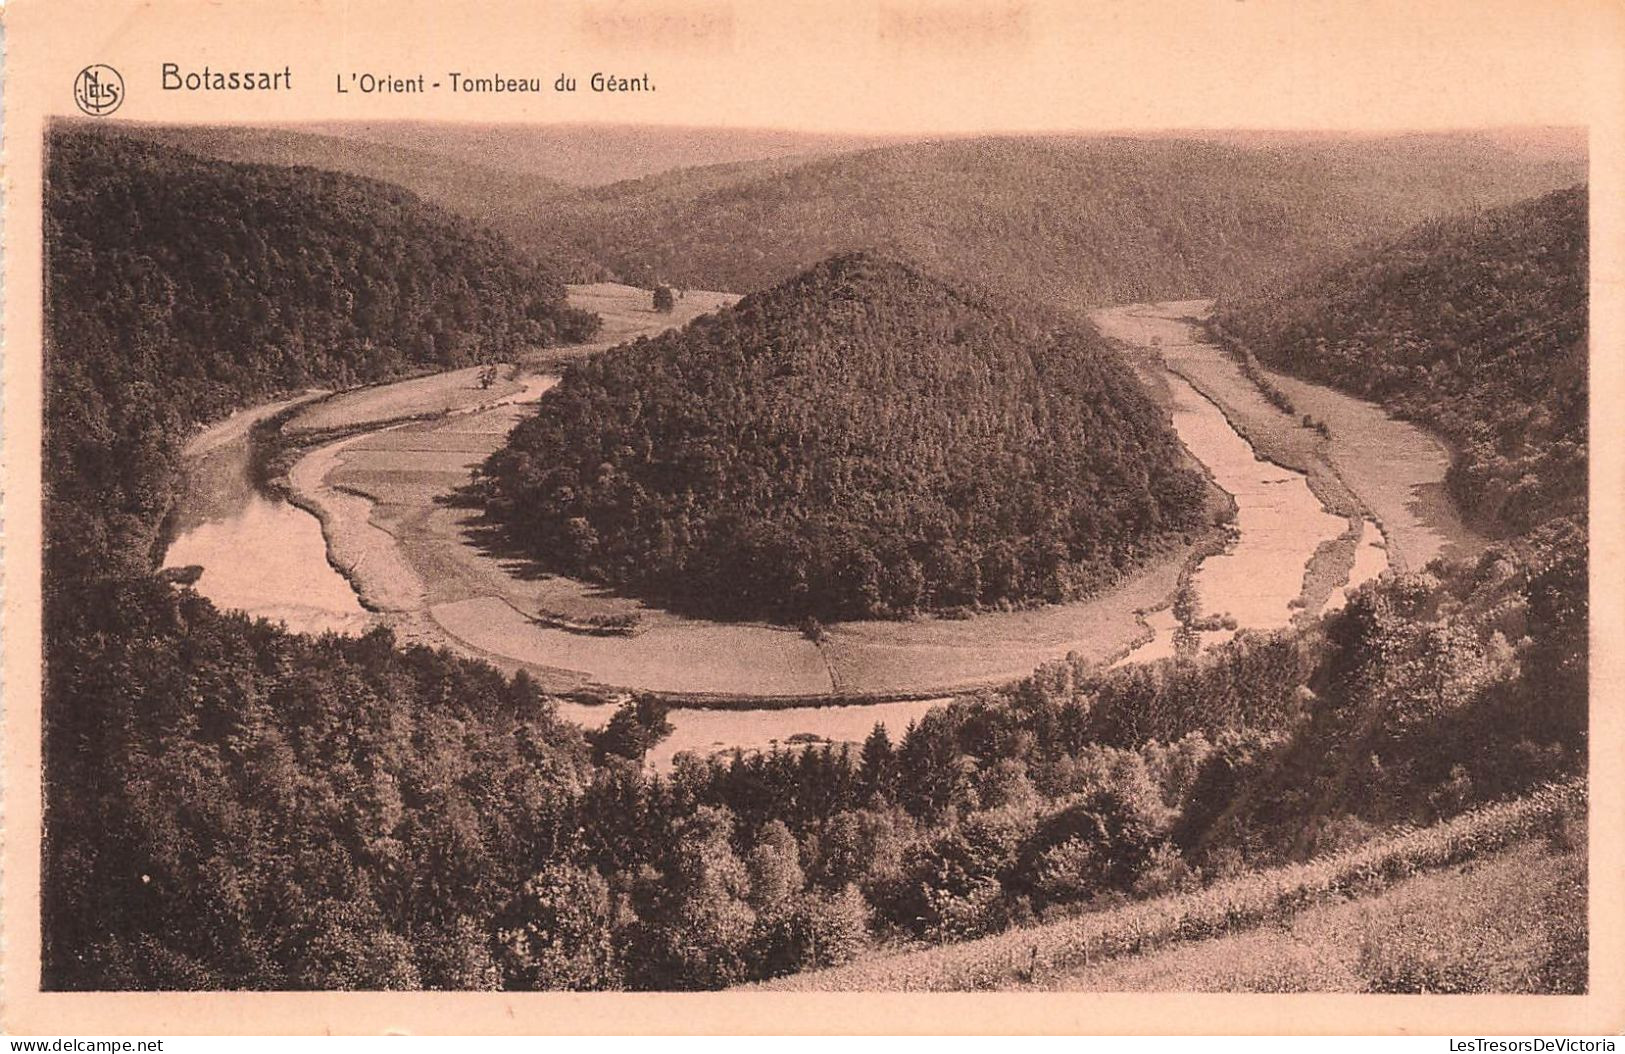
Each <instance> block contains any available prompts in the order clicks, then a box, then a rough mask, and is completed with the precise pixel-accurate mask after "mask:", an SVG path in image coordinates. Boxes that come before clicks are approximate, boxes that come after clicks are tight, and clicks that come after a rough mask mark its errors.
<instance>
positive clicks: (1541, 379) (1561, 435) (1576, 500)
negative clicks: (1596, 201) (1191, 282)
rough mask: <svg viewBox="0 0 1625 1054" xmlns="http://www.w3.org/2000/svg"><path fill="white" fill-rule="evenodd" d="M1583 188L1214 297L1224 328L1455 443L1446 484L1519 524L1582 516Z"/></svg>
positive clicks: (1251, 347)
mask: <svg viewBox="0 0 1625 1054" xmlns="http://www.w3.org/2000/svg"><path fill="white" fill-rule="evenodd" d="M1586 201H1587V195H1586V190H1585V188H1584V187H1574V188H1571V189H1569V190H1564V191H1559V192H1555V193H1552V194H1548V195H1546V196H1544V197H1541V198H1538V199H1536V200H1533V201H1528V202H1523V203H1520V204H1517V205H1512V206H1509V207H1506V208H1502V209H1496V210H1490V211H1487V212H1483V213H1476V214H1471V215H1467V216H1463V217H1458V218H1451V219H1445V220H1438V221H1435V222H1430V223H1428V224H1426V225H1424V226H1422V227H1420V228H1418V229H1417V230H1415V231H1413V232H1411V233H1409V234H1407V235H1405V236H1404V237H1402V238H1399V239H1397V240H1395V241H1393V242H1391V243H1388V244H1384V245H1380V246H1377V247H1374V248H1371V249H1369V250H1368V251H1365V252H1363V253H1361V254H1359V255H1357V256H1355V257H1353V258H1352V259H1350V260H1347V261H1345V262H1341V263H1339V264H1337V265H1336V266H1333V267H1330V268H1328V269H1326V270H1324V271H1322V272H1319V273H1315V274H1312V275H1309V276H1307V277H1304V278H1302V279H1301V280H1300V281H1298V282H1296V283H1295V284H1293V285H1291V286H1289V287H1288V288H1287V289H1286V290H1285V291H1283V292H1279V293H1271V294H1267V295H1259V296H1255V297H1251V298H1238V299H1235V300H1232V301H1228V302H1225V303H1223V304H1221V305H1219V308H1218V309H1217V310H1216V312H1215V315H1214V323H1213V328H1214V330H1215V331H1216V332H1217V334H1218V335H1219V336H1220V338H1221V339H1222V340H1224V341H1225V342H1227V343H1229V344H1230V345H1231V346H1232V347H1236V348H1238V349H1240V350H1242V351H1244V352H1250V353H1251V354H1253V355H1256V356H1257V357H1258V358H1259V359H1260V360H1262V361H1263V362H1264V363H1266V364H1267V365H1270V366H1274V367H1276V368H1278V369H1281V370H1285V371H1286V372H1288V373H1292V374H1294V375H1297V376H1301V377H1304V378H1305V379H1308V380H1313V381H1318V382H1320V383H1323V384H1330V385H1332V386H1333V387H1337V388H1341V389H1343V390H1345V391H1349V392H1352V393H1353V394H1355V395H1359V396H1362V397H1365V398H1369V399H1372V400H1375V401H1377V402H1380V403H1382V404H1383V405H1384V406H1385V407H1388V408H1389V409H1391V410H1394V411H1395V412H1397V413H1398V414H1400V415H1401V416H1403V417H1407V418H1409V419H1411V420H1415V421H1419V422H1421V423H1423V424H1426V425H1428V426H1430V427H1432V428H1434V429H1436V430H1438V431H1440V432H1442V433H1443V434H1444V435H1446V436H1447V437H1449V438H1450V439H1452V440H1454V441H1455V443H1456V444H1457V445H1458V446H1459V447H1460V456H1459V457H1458V458H1457V460H1456V462H1455V464H1454V465H1452V467H1451V471H1450V474H1449V476H1448V478H1447V481H1446V482H1447V485H1448V486H1449V487H1450V490H1451V493H1452V495H1453V496H1454V497H1455V499H1456V500H1457V502H1458V503H1459V504H1460V505H1461V506H1462V507H1463V508H1464V509H1465V510H1467V512H1468V513H1469V514H1470V516H1471V517H1472V518H1473V519H1475V520H1476V521H1477V522H1478V523H1480V524H1482V525H1485V526H1488V527H1491V528H1494V529H1497V530H1499V531H1500V532H1502V533H1521V532H1523V531H1527V530H1529V529H1530V528H1531V527H1533V526H1535V525H1536V524H1538V523H1540V522H1542V521H1544V520H1546V519H1547V518H1549V517H1551V516H1553V515H1582V516H1583V515H1584V510H1585V502H1586V485H1587V473H1586V466H1587V464H1588V462H1587V458H1586V413H1587V396H1586V381H1587V358H1586V338H1587V277H1586V276H1587V249H1586V246H1587V222H1588V221H1587V209H1586Z"/></svg>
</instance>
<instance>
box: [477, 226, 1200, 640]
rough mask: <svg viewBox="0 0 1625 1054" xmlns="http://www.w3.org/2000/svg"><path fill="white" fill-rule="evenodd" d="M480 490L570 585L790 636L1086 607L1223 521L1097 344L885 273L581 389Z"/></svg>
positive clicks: (558, 393) (505, 457)
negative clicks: (956, 613) (1169, 548)
mask: <svg viewBox="0 0 1625 1054" xmlns="http://www.w3.org/2000/svg"><path fill="white" fill-rule="evenodd" d="M483 478H484V482H485V489H486V492H487V496H488V508H489V509H490V511H491V512H492V514H493V515H494V516H495V518H496V519H498V520H499V521H500V522H502V523H503V524H504V525H505V526H506V528H507V530H508V531H509V532H510V534H511V535H512V537H513V538H514V539H515V540H516V541H518V542H519V543H521V544H522V545H523V546H525V547H526V548H528V549H529V550H530V551H531V552H533V553H534V554H536V555H537V556H538V557H539V558H541V559H542V560H544V561H545V562H546V563H547V564H548V565H550V566H552V567H553V568H555V569H557V570H560V571H564V572H567V573H570V574H575V575H582V576H587V577H590V578H595V579H600V580H603V581H607V582H610V583H614V584H616V585H618V586H623V587H626V588H628V589H630V590H633V591H635V592H638V593H641V594H644V595H649V596H652V597H654V598H657V599H658V600H660V601H662V602H665V603H670V604H672V605H675V606H677V607H680V608H683V609H687V610H696V611H704V612H707V613H710V614H717V615H727V616H751V617H770V618H780V619H785V618H799V617H803V616H808V615H813V616H817V617H820V618H831V617H840V618H849V617H869V616H881V617H884V616H897V615H902V614H906V613H909V612H912V611H916V610H928V609H939V608H947V607H954V606H959V605H976V604H991V603H997V602H1000V601H1007V600H1008V601H1022V600H1033V599H1047V600H1061V599H1066V598H1070V597H1073V596H1076V595H1078V594H1079V593H1081V592H1083V591H1086V590H1088V589H1090V588H1093V587H1095V586H1097V585H1099V584H1100V583H1101V582H1102V581H1103V580H1106V579H1107V578H1109V577H1110V576H1112V575H1113V574H1115V573H1116V572H1118V571H1120V570H1121V569H1123V568H1124V567H1125V566H1127V565H1128V564H1129V563H1130V562H1131V561H1133V560H1134V559H1136V558H1137V557H1138V556H1140V555H1143V554H1144V553H1145V552H1146V551H1147V550H1148V548H1149V547H1152V546H1154V545H1155V544H1157V543H1158V542H1159V541H1160V540H1162V539H1163V538H1165V537H1166V536H1167V535H1168V534H1169V533H1170V532H1178V531H1182V530H1184V529H1187V528H1189V527H1191V526H1193V525H1194V523H1195V522H1196V520H1197V517H1198V513H1199V509H1200V506H1201V504H1202V497H1203V487H1202V482H1201V478H1200V476H1199V475H1197V474H1196V473H1195V472H1193V471H1191V470H1189V469H1186V468H1183V467H1181V464H1180V451H1179V447H1178V444H1177V441H1176V440H1175V438H1174V437H1173V434H1172V432H1171V431H1170V429H1169V427H1168V425H1167V422H1166V421H1165V420H1164V419H1163V417H1162V415H1161V414H1160V412H1159V411H1158V410H1157V408H1156V407H1155V406H1154V405H1153V404H1152V403H1151V402H1150V400H1149V399H1148V398H1147V396H1146V395H1145V394H1144V392H1143V391H1142V390H1141V389H1140V387H1139V386H1138V384H1137V383H1136V381H1135V380H1134V378H1133V376H1132V374H1130V372H1129V371H1128V369H1127V368H1126V367H1125V366H1124V365H1123V364H1122V363H1121V362H1120V361H1119V360H1118V359H1117V357H1116V356H1115V355H1114V354H1113V353H1112V352H1110V351H1109V350H1107V349H1106V348H1105V347H1104V346H1103V345H1102V344H1101V343H1100V342H1099V341H1098V339H1096V338H1095V337H1093V336H1092V335H1090V334H1088V333H1085V332H1081V331H1076V330H1065V329H1057V330H1047V329H1045V328H1043V327H1041V326H1038V325H1036V324H1034V323H1032V322H1030V321H1028V320H1024V319H1021V318H1018V317H1016V316H1013V315H1010V314H1008V313H1005V312H1003V311H1000V310H998V309H995V308H992V307H990V306H988V305H987V304H985V303H983V302H981V301H978V300H976V299H973V298H968V297H966V296H963V295H961V294H959V293H956V292H955V291H953V290H952V289H950V288H948V287H947V286H945V285H942V284H941V283H939V282H937V281H935V280H933V279H929V278H926V277H923V276H921V275H920V274H919V273H918V272H916V271H914V270H913V269H911V268H910V267H908V266H905V265H903V264H900V263H896V262H893V261H888V260H884V259H881V258H877V257H874V256H870V255H864V254H855V255H849V256H842V257H837V258H833V259H831V260H828V261H826V262H824V263H821V264H819V265H818V266H816V267H814V268H812V269H811V270H809V271H807V272H805V273H803V274H801V275H798V276H797V277H795V278H793V279H791V280H790V281H788V282H785V283H783V284H781V285H779V286H777V287H775V288H774V289H772V290H769V291H767V292H765V293H760V294H755V295H752V296H750V297H747V298H745V299H744V300H743V301H741V302H740V303H739V304H738V305H736V306H735V307H733V308H730V309H728V310H725V311H722V312H718V313H717V314H715V315H710V316H706V317H703V318H701V319H699V320H697V321H695V322H694V323H692V324H691V325H689V326H688V327H686V328H685V329H683V330H682V331H680V332H677V333H673V334H669V335H666V336H663V337H660V338H657V339H654V340H648V341H639V342H638V343H636V344H633V345H630V346H626V347H623V348H620V349H617V350H615V351H612V352H609V353H606V354H604V355H601V356H599V357H597V358H596V359H594V360H593V361H591V362H589V363H585V364H582V365H580V366H578V367H576V368H574V369H573V370H572V371H571V372H570V373H569V374H568V375H567V376H566V377H565V379H564V381H563V382H562V383H561V384H560V385H559V386H558V387H557V388H556V389H554V390H553V391H552V392H550V393H548V395H547V396H545V397H544V399H543V401H542V402H541V403H540V404H539V406H538V410H537V412H536V414H535V415H534V416H533V417H531V418H530V419H528V420H526V421H525V422H523V423H522V424H521V425H520V426H519V427H518V428H517V429H516V430H515V431H514V433H513V435H512V436H511V437H510V439H509V442H508V445H507V446H506V447H505V448H504V449H503V450H501V451H499V452H498V453H497V454H495V455H493V456H492V458H491V459H490V460H489V461H488V462H487V464H486V465H485V467H484V470H483Z"/></svg>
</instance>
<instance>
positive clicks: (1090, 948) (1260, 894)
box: [761, 779, 1586, 991]
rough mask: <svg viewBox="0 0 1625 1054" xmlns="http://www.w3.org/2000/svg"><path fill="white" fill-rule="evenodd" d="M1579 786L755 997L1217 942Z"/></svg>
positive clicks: (794, 980)
mask: <svg viewBox="0 0 1625 1054" xmlns="http://www.w3.org/2000/svg"><path fill="white" fill-rule="evenodd" d="M1585 799H1586V785H1585V781H1584V780H1583V779H1582V780H1573V781H1570V782H1566V783H1560V784H1550V785H1547V786H1545V787H1542V788H1540V789H1538V790H1536V791H1534V792H1533V793H1531V794H1529V795H1527V796H1526V797H1523V798H1518V799H1515V800H1512V801H1507V802H1501V803H1497V804H1494V805H1490V806H1487V807H1485V808H1482V809H1478V810H1476V811H1474V812H1471V813H1467V814H1465V815H1463V816H1459V817H1457V818H1455V819H1453V820H1450V821H1448V822H1446V823H1441V824H1437V825H1435V826H1433V827H1426V828H1421V829H1417V830H1407V831H1402V832H1400V833H1397V834H1395V835H1393V836H1391V837H1389V838H1384V839H1380V840H1376V841H1372V842H1368V843H1366V844H1365V845H1362V846H1359V847H1358V848H1355V849H1352V850H1349V851H1347V852H1343V853H1338V854H1336V855H1333V856H1327V857H1323V858H1320V859H1316V860H1311V861H1309V862H1307V863H1303V864H1294V865H1290V866H1287V867H1281V868H1272V869H1269V870H1264V871H1255V872H1252V873H1249V874H1246V875H1242V876H1240V877H1238V878H1234V879H1230V880H1227V881H1223V882H1218V883H1215V884H1214V885H1211V886H1208V887H1207V888H1205V889H1201V890H1198V891H1196V892H1192V893H1180V894H1175V895H1172V896H1166V897H1159V898H1157V899H1154V900H1147V901H1143V902H1141V903H1138V904H1132V905H1130V906H1127V907H1124V908H1120V909H1117V910H1113V911H1106V912H1095V913H1091V914H1086V915H1080V916H1077V917H1075V918H1070V919H1066V920H1064V921H1061V922H1056V923H1051V924H1048V925H1042V926H1034V927H1025V928H1020V929H1015V930H1009V931H1007V932H1005V933H1001V934H998V935H996V936H993V937H986V938H983V939H981V940H975V941H967V942H964V943H961V944H951V945H945V946H942V947H938V948H931V949H928V950H924V951H919V952H907V953H904V954H901V955H891V956H877V957H874V958H870V959H866V960H862V961H860V962H856V963H853V964H851V965H848V966H843V967H838V968H836V969H831V970H822V971H814V972H809V973H802V974H797V975H795V976H791V977H786V978H782V979H780V980H777V981H773V982H769V983H767V984H765V985H763V986H761V987H765V988H770V989H778V990H785V991H879V990H906V991H963V990H967V989H989V988H1003V987H1010V986H1014V985H1018V984H1025V983H1028V982H1030V981H1031V980H1032V979H1033V978H1034V977H1037V976H1040V975H1047V974H1055V973H1063V972H1066V971H1068V970H1073V969H1076V968H1078V967H1082V966H1085V965H1088V964H1090V963H1092V962H1096V961H1099V960H1104V959H1110V958H1114V957H1119V956H1128V955H1134V954H1137V953H1139V952H1143V951H1147V950H1149V949H1152V948H1156V947H1160V946H1162V945H1165V944H1169V943H1173V942H1177V941H1194V940H1203V939H1206V938H1211V937H1216V936H1221V935H1224V934H1228V933H1233V932H1237V931H1240V930H1243V929H1247V928H1249V927H1252V926H1256V925H1258V924H1260V923H1263V922H1267V921H1270V920H1272V919H1278V918H1283V917H1286V916H1289V915H1291V914H1292V913H1294V912H1296V911H1299V910H1301V909H1302V908H1304V907H1306V906H1309V905H1312V904H1316V903H1320V902H1324V901H1327V900H1329V899H1332V898H1337V897H1343V896H1347V895H1350V894H1354V893H1370V892H1374V891H1376V890H1379V889H1383V888H1385V887H1387V886H1389V885H1391V884H1393V883H1395V882H1397V881H1399V880H1401V879H1404V878H1406V877H1409V876H1411V875H1415V874H1417V873H1419V872H1422V871H1427V870H1430V869H1434V868H1440V867H1446V866H1450V865H1453V864H1457V863H1461V862H1462V861H1465V860H1470V859H1473V858H1475V857H1477V856H1480V855H1482V854H1485V853H1489V852H1492V851H1495V850H1497V849H1501V848H1504V847H1506V846H1508V845H1510V844H1511V843H1513V842H1514V841H1517V840H1518V839H1520V838H1523V837H1525V836H1528V835H1530V834H1532V833H1534V832H1537V831H1540V830H1542V829H1543V828H1545V827H1547V826H1548V825H1550V824H1553V823H1555V822H1558V821H1560V820H1561V819H1562V818H1563V817H1564V816H1566V815H1568V814H1570V813H1572V812H1575V811H1579V810H1583V809H1584V807H1585Z"/></svg>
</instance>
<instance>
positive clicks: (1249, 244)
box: [554, 135, 1584, 306]
mask: <svg viewBox="0 0 1625 1054" xmlns="http://www.w3.org/2000/svg"><path fill="white" fill-rule="evenodd" d="M1583 173H1584V163H1583V160H1576V159H1575V158H1574V157H1573V156H1572V154H1571V153H1568V152H1564V151H1552V152H1550V153H1545V154H1543V153H1540V152H1538V151H1531V150H1530V149H1523V148H1520V149H1513V148H1511V147H1508V146H1506V145H1503V144H1502V143H1501V142H1498V141H1497V140H1495V139H1493V138H1491V137H1488V136H1468V135H1461V136H1448V135H1434V136H1409V137H1389V138H1361V139H1332V140H1325V141H1322V140H1319V139H1315V138H1303V137H1298V138H1264V139H1257V140H1247V141H1245V142H1244V143H1238V142H1218V141H1203V140H1196V139H1181V138H1175V137H1167V136H1163V137H1146V138H1123V137H1115V138H1114V137H1097V138H1063V137H1055V138H1038V137H1027V138H994V139H962V140H947V141H942V142H932V143H908V144H901V145H893V146H885V147H881V148H877V149H870V150H864V151H860V152H856V153H847V154H842V155H839V156H835V157H828V158H819V159H814V160H806V161H801V162H798V163H795V164H786V163H784V162H782V161H780V162H775V163H772V164H765V163H754V164H750V165H739V166H733V167H731V168H730V169H727V170H716V169H711V170H706V172H705V173H704V175H703V178H697V177H696V174H695V173H693V172H690V171H681V172H676V173H669V174H666V175H662V176H655V177H651V178H647V179H642V180H637V181H633V182H629V183H621V184H615V185H612V186H608V187H602V188H597V189H594V190H591V191H589V192H587V193H586V194H584V195H583V196H582V197H581V198H579V199H576V200H573V201H571V202H569V203H566V204H565V206H564V207H563V208H561V210H560V212H559V213H558V214H556V215H555V217H554V221H555V222H556V223H558V224H560V225H561V234H560V236H562V237H564V238H565V239H566V240H568V241H569V242H570V243H571V244H574V245H576V246H578V247H579V249H580V251H581V252H582V253H583V254H584V255H586V256H588V257H590V258H592V259H594V260H596V261H598V262H599V263H601V264H602V265H604V266H605V267H607V268H608V269H609V270H610V271H612V272H614V273H615V274H617V275H619V276H621V277H622V278H623V279H625V280H627V281H632V282H639V283H647V282H650V281H653V280H656V279H661V280H665V281H671V282H677V283H680V284H685V285H690V286H697V287H703V288H714V289H730V290H735V291H747V290H752V289H760V288H765V287H766V286H769V285H772V284H773V283H775V282H778V281H781V280H783V279H784V278H786V277H788V276H789V275H791V274H794V273H796V272H798V271H800V270H802V269H804V268H806V267H808V266H810V265H811V264H813V263H815V262H816V261H818V260H820V259H823V258H824V257H826V256H829V255H832V254H835V253H840V252H846V251H851V250H855V249H866V248H867V249H875V250H878V251H881V252H884V253H889V254H895V255H899V256H902V257H904V258H907V259H910V260H914V261H917V262H918V263H919V264H920V265H921V266H922V268H924V269H925V270H926V271H928V272H929V273H932V274H935V275H937V276H938V277H941V278H943V279H945V280H947V281H950V282H952V283H954V284H956V285H960V286H962V287H964V286H974V287H978V288H981V289H984V290H994V291H998V292H1001V293H1004V294H1008V295H1010V296H1014V297H1019V298H1022V299H1034V298H1042V299H1049V300H1058V301H1064V302H1069V303H1073V304H1075V305H1078V306H1084V305H1094V304H1102V303H1114V302H1126V301H1136V300H1152V299H1178V298H1185V297H1192V296H1207V295H1226V294H1234V293H1240V292H1245V291H1249V290H1252V289H1255V288H1259V287H1261V286H1264V285H1267V284H1269V283H1271V282H1274V281H1277V280H1279V279H1280V278H1282V277H1283V276H1285V275H1287V274H1290V273H1292V272H1295V271H1297V270H1300V269H1302V268H1304V267H1307V266H1312V265H1315V264H1317V263H1321V262H1325V261H1329V260H1331V259H1335V258H1336V257H1338V256H1340V255H1343V254H1345V253H1347V252H1349V251H1351V250H1352V249H1354V248H1355V247H1356V246H1358V245H1359V244H1361V243H1362V242H1364V241H1367V240H1370V239H1374V238H1381V237H1389V236H1392V235H1395V234H1397V233H1399V232H1400V231H1401V230H1403V229H1404V228H1406V227H1408V226H1410V225H1412V224H1415V223H1417V222H1419V221H1421V220H1423V219H1426V218H1428V217H1431V216H1435V215H1439V214H1443V213H1448V212H1453V211H1461V210H1463V209H1468V208H1475V207H1480V206H1487V205H1498V204H1505V203H1509V202H1512V201H1515V200H1518V199H1521V198H1525V197H1528V196H1531V195H1533V194H1537V193H1541V192H1544V191H1548V190H1552V189H1555V188H1557V187H1560V186H1564V185H1568V184H1571V183H1573V182H1575V181H1576V180H1578V179H1581V178H1583Z"/></svg>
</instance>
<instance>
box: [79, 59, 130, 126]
mask: <svg viewBox="0 0 1625 1054" xmlns="http://www.w3.org/2000/svg"><path fill="white" fill-rule="evenodd" d="M73 101H74V102H76V103H78V104H79V109H81V110H83V111H85V112H86V113H88V114H90V116H92V117H106V116H107V115H108V114H110V113H112V112H113V111H114V110H116V109H118V108H119V104H120V103H122V102H123V101H124V78H123V77H121V76H119V72H118V70H116V69H114V68H113V67H111V66H86V67H85V68H84V69H82V70H80V71H79V76H77V77H75V78H74V79H73Z"/></svg>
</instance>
